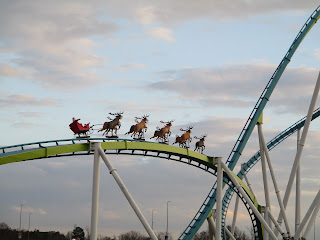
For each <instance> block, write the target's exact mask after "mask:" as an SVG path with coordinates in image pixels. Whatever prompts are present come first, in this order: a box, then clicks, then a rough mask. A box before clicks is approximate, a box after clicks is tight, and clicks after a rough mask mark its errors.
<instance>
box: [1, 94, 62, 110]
mask: <svg viewBox="0 0 320 240" xmlns="http://www.w3.org/2000/svg"><path fill="white" fill-rule="evenodd" d="M0 106H2V107H17V106H44V107H45V106H51V107H52V106H58V103H57V102H56V100H55V99H52V98H41V99H37V98H36V97H35V96H32V95H27V94H11V95H6V94H4V95H1V97H0Z"/></svg>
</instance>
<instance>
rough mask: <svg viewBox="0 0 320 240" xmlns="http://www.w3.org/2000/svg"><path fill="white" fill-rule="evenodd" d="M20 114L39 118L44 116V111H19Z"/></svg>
mask: <svg viewBox="0 0 320 240" xmlns="http://www.w3.org/2000/svg"><path fill="white" fill-rule="evenodd" d="M18 114H19V115H21V116H22V117H27V118H28V117H31V118H38V117H41V116H42V113H39V112H19V113H18Z"/></svg>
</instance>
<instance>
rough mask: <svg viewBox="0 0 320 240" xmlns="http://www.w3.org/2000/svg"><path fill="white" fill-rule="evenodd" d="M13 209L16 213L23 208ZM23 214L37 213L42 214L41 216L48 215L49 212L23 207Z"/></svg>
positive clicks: (14, 207)
mask: <svg viewBox="0 0 320 240" xmlns="http://www.w3.org/2000/svg"><path fill="white" fill-rule="evenodd" d="M12 209H13V210H15V211H17V212H18V211H19V212H20V211H21V206H12ZM22 212H26V213H35V214H41V215H45V214H47V212H46V211H45V210H43V209H41V208H32V207H25V206H22Z"/></svg>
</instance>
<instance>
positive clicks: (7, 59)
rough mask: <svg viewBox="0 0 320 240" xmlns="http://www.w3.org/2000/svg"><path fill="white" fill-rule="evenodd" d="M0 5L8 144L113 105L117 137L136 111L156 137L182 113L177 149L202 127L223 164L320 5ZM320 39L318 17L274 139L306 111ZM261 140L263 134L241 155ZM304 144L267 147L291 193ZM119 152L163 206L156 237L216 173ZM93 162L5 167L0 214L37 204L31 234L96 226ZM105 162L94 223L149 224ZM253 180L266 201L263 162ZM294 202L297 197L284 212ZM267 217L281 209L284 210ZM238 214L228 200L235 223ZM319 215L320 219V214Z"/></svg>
mask: <svg viewBox="0 0 320 240" xmlns="http://www.w3.org/2000/svg"><path fill="white" fill-rule="evenodd" d="M0 4H1V8H0V86H1V87H0V123H1V126H2V131H1V138H0V146H9V145H14V144H22V143H29V142H38V141H46V140H56V139H68V138H72V137H73V133H72V131H71V130H70V129H69V124H70V123H71V121H72V118H73V117H75V118H80V119H81V121H80V122H82V123H89V122H90V124H91V125H93V124H102V123H104V122H105V121H107V120H108V119H107V117H108V116H109V114H108V113H110V112H112V113H114V112H120V111H123V112H124V114H123V119H122V120H121V124H122V126H121V129H120V130H119V137H121V138H130V136H128V135H124V133H126V132H127V131H129V129H130V126H131V125H133V124H134V123H135V122H134V118H135V117H141V116H143V115H144V114H149V115H150V116H149V122H148V124H147V126H148V131H147V132H146V138H147V139H149V138H150V137H151V136H152V135H153V132H154V131H155V130H156V127H161V126H162V124H161V123H160V121H161V120H162V121H169V120H174V122H173V126H172V136H171V138H170V144H172V142H173V141H174V137H175V136H176V135H180V134H181V131H180V130H179V129H180V128H186V127H188V126H193V130H192V136H193V137H194V136H198V137H199V136H201V135H203V134H207V135H208V136H207V138H206V142H205V143H206V150H205V152H204V153H205V154H206V155H210V156H221V157H223V158H224V159H226V158H227V157H228V155H229V153H230V151H231V149H232V147H233V145H234V143H235V141H236V139H237V138H238V136H239V134H240V132H241V129H242V128H243V126H244V124H245V122H246V120H247V118H248V116H249V114H250V113H251V111H252V109H253V107H254V105H255V103H256V101H257V100H258V97H259V96H260V94H261V92H262V90H263V89H264V87H265V86H266V84H267V82H268V81H269V79H270V77H271V76H272V74H273V72H274V71H275V69H276V68H277V66H278V64H279V63H280V61H281V60H282V58H283V56H284V55H285V53H286V52H287V50H288V49H289V47H290V45H291V43H292V41H293V40H294V38H295V37H296V35H297V34H298V31H299V30H300V29H301V27H302V26H303V24H304V23H305V21H306V20H307V19H308V17H309V16H310V15H311V13H312V12H313V11H314V10H315V9H316V8H317V7H318V4H319V2H317V1H314V0H305V1H298V0H291V1H289V0H282V1H275V0H271V1H252V0H239V1H236V2H232V3H231V2H227V1H205V0H202V1H190V0H186V1H167V0H164V1H145V0H141V1H121V0H120V1H113V0H111V1H90V2H87V1H72V0H70V1H54V2H52V1H32V2H30V1H29V2H26V1H4V0H0ZM319 38H320V27H319V23H318V24H315V26H314V27H313V29H312V30H311V31H310V32H309V33H308V35H307V37H306V38H305V39H304V41H303V42H302V44H301V45H300V47H299V48H298V50H297V51H296V53H295V55H294V56H293V58H292V60H291V62H290V63H289V65H288V67H287V69H286V70H285V72H284V74H283V75H282V77H281V79H280V81H279V83H278V85H277V87H276V88H275V90H274V92H273V94H272V97H271V99H270V101H269V102H268V104H267V106H266V108H265V111H264V124H263V129H264V134H265V138H266V141H269V140H270V139H272V138H273V137H274V136H276V135H277V134H278V133H280V132H281V131H283V130H284V129H286V128H287V127H289V126H290V125H292V124H293V123H295V122H296V121H298V120H300V119H301V118H302V117H304V116H305V115H306V114H307V110H308V106H309V103H310V100H311V95H312V92H313V89H314V85H315V82H316V79H317V77H318V74H319V60H320V45H319ZM319 106H320V104H319V100H318V101H317V105H316V107H319ZM318 121H319V120H315V121H314V122H313V123H312V124H311V127H310V132H309V134H308V138H307V142H306V144H305V151H304V153H303V155H302V161H303V165H302V187H303V190H302V194H303V196H302V199H303V206H302V209H303V210H302V216H304V214H305V212H306V211H307V209H308V207H309V205H310V203H311V202H312V200H313V198H314V197H315V195H316V193H317V192H318V190H319V186H320V180H319V179H320V178H319V177H320V176H319V168H318V166H319V164H318V163H317V161H319V159H318V156H319V153H320V148H319V146H318V145H319V144H318V143H319V141H320V137H319V136H320V135H319V132H320V128H319V124H318ZM92 136H93V137H99V136H101V134H100V135H99V134H97V133H95V134H93V135H92ZM195 142H196V140H195V139H193V141H192V143H191V148H194V144H195ZM258 146H259V144H258V141H257V130H256V129H255V130H254V131H253V134H252V136H251V138H250V139H249V142H248V144H247V146H246V148H245V150H244V152H243V154H242V157H241V158H240V160H239V164H240V163H243V162H246V161H247V160H248V159H249V158H250V157H251V156H252V155H253V154H254V153H255V152H256V151H257V150H258ZM295 147H296V136H292V137H290V138H289V139H287V140H286V141H285V142H284V143H282V144H281V145H279V146H278V147H277V148H275V149H274V150H272V152H271V158H272V159H273V163H274V168H275V173H276V176H277V177H278V181H279V183H278V184H279V187H280V189H281V192H282V195H284V190H285V186H286V184H287V181H288V176H289V174H290V171H291V165H292V162H293V159H294V156H295ZM110 160H111V161H112V162H113V164H114V165H115V167H116V168H117V169H118V173H119V175H120V177H122V178H123V181H124V183H125V184H126V185H127V187H128V189H129V191H130V192H131V194H132V195H133V197H134V198H135V200H136V201H137V203H138V205H139V206H140V208H141V210H142V212H143V214H145V216H146V218H147V219H148V221H149V222H150V223H151V213H152V210H153V209H154V210H156V213H155V214H154V229H155V231H156V232H160V231H162V232H164V231H165V229H166V207H167V201H171V202H170V203H169V208H170V210H169V211H170V212H169V213H170V226H169V231H170V232H171V234H172V235H173V236H174V237H176V238H177V237H178V236H179V235H180V233H181V232H182V231H183V230H184V229H185V227H186V226H187V224H188V223H189V222H190V220H191V219H192V217H193V216H194V215H195V213H196V211H197V210H198V208H199V207H200V205H201V203H202V202H203V200H204V199H205V197H206V196H207V194H208V192H209V190H210V189H211V187H212V185H213V183H214V182H215V180H216V179H215V177H214V176H212V175H210V174H208V173H205V172H202V171H201V170H199V169H194V168H192V167H190V166H185V165H181V164H178V163H175V162H170V161H167V160H163V159H156V158H141V157H130V156H110ZM92 167H93V156H82V157H77V158H53V159H42V160H35V161H28V162H21V163H13V164H7V165H2V166H1V167H0V192H1V194H0V203H1V204H0V222H6V223H7V224H8V225H9V226H10V227H12V228H16V227H19V213H20V204H23V214H22V227H23V228H24V229H27V227H28V215H29V214H28V213H32V215H31V229H35V228H36V229H40V230H43V231H48V230H60V231H62V232H67V231H70V230H72V229H73V226H74V225H77V226H81V227H83V228H85V227H86V226H90V211H91V187H92V186H91V185H92ZM101 169H102V170H101V171H102V172H101V183H100V205H99V228H98V232H99V233H100V234H102V235H109V236H113V235H118V234H119V233H121V232H125V231H129V230H136V231H140V232H144V230H143V227H142V225H141V224H140V223H139V221H138V219H137V217H136V216H135V215H134V213H133V211H132V210H131V208H130V206H129V204H128V203H127V202H126V199H125V198H124V196H123V195H122V193H121V191H120V190H119V189H118V187H117V185H116V183H115V181H114V180H113V179H112V177H111V176H110V174H109V173H108V171H107V169H106V168H105V166H101ZM238 170H239V167H236V168H235V171H236V172H237V171H238ZM248 178H249V180H251V182H252V187H253V189H254V191H255V194H256V195H257V197H258V200H259V203H261V204H262V205H263V204H264V197H263V190H262V189H263V187H262V186H263V184H262V178H261V166H260V164H257V165H256V166H255V168H254V169H253V170H251V172H250V173H249V175H248ZM270 189H271V191H273V188H272V186H271V182H270ZM292 196H293V197H294V190H293V194H292ZM273 203H274V205H276V202H275V198H274V197H273ZM232 205H233V202H232V203H231V206H232ZM293 207H294V202H293V201H291V200H290V202H289V207H288V208H289V209H290V210H292V209H293ZM241 208H242V209H241V214H240V216H239V218H240V220H241V223H239V227H240V228H242V229H244V230H245V229H247V228H249V227H250V224H251V223H250V220H249V216H248V214H247V212H246V210H245V209H244V207H243V206H242V207H241ZM272 212H273V213H274V215H275V216H277V215H278V210H277V207H276V206H273V209H272ZM288 212H290V213H291V212H292V211H288ZM232 214H233V207H230V211H229V214H228V218H227V222H230V219H232ZM292 224H293V223H292ZM315 224H316V225H318V226H320V221H319V220H316V223H315ZM206 227H207V226H206V225H205V226H203V228H202V230H206ZM292 228H293V227H292ZM318 229H320V227H319V228H318ZM316 234H317V235H320V230H317V231H316ZM310 237H313V236H312V234H311V235H310ZM310 239H311V238H310Z"/></svg>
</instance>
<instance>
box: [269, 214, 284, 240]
mask: <svg viewBox="0 0 320 240" xmlns="http://www.w3.org/2000/svg"><path fill="white" fill-rule="evenodd" d="M265 210H266V211H268V214H269V218H270V220H271V221H272V222H273V224H274V226H275V227H276V228H277V229H278V231H279V232H280V234H281V236H282V238H283V239H285V237H286V234H285V232H284V231H283V230H282V228H281V227H280V225H279V224H278V222H277V220H276V219H275V218H274V217H273V215H272V213H271V212H269V210H268V209H265Z"/></svg>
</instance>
